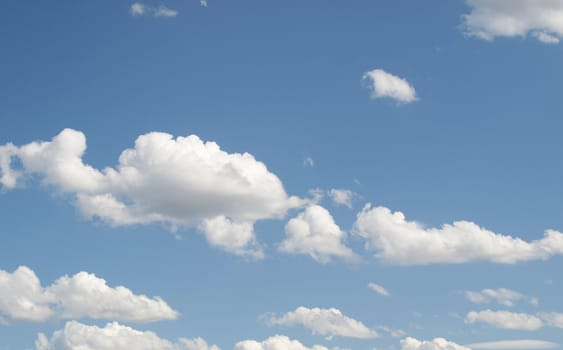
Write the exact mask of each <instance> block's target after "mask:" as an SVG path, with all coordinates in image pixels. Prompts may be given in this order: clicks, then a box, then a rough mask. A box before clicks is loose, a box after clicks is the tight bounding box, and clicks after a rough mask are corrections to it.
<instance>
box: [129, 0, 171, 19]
mask: <svg viewBox="0 0 563 350" xmlns="http://www.w3.org/2000/svg"><path fill="white" fill-rule="evenodd" d="M130 11H131V15H132V16H144V15H151V16H154V17H176V16H177V15H178V11H176V10H173V9H171V8H168V7H166V6H164V5H160V6H158V7H152V6H148V5H145V4H143V3H140V2H135V3H133V5H131V8H130Z"/></svg>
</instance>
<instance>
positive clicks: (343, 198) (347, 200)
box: [328, 188, 355, 209]
mask: <svg viewBox="0 0 563 350" xmlns="http://www.w3.org/2000/svg"><path fill="white" fill-rule="evenodd" d="M328 195H329V197H330V198H331V199H332V202H333V203H334V204H336V205H343V206H345V207H348V208H350V209H351V208H352V199H353V198H354V195H355V193H354V192H352V191H350V190H345V189H337V188H333V189H331V190H330V191H328Z"/></svg>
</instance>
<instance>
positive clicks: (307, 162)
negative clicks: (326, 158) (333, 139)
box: [303, 157, 315, 168]
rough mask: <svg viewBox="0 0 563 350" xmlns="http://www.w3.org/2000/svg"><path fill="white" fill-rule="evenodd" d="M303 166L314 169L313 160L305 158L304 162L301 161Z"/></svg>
mask: <svg viewBox="0 0 563 350" xmlns="http://www.w3.org/2000/svg"><path fill="white" fill-rule="evenodd" d="M303 166H304V167H306V168H314V167H315V160H314V159H313V158H311V157H307V158H305V160H303Z"/></svg>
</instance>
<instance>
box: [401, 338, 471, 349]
mask: <svg viewBox="0 0 563 350" xmlns="http://www.w3.org/2000/svg"><path fill="white" fill-rule="evenodd" d="M401 350H471V348H469V347H465V346H462V345H459V344H456V343H454V342H452V341H449V340H447V339H444V338H434V339H433V340H418V339H415V338H411V337H408V338H405V339H403V340H401Z"/></svg>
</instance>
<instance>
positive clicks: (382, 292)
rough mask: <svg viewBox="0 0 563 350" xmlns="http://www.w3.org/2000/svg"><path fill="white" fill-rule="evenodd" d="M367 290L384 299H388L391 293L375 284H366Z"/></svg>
mask: <svg viewBox="0 0 563 350" xmlns="http://www.w3.org/2000/svg"><path fill="white" fill-rule="evenodd" d="M368 287H369V289H371V290H373V291H374V292H376V293H377V294H380V295H383V296H385V297H390V296H391V293H389V292H388V291H387V289H385V288H383V286H380V285H379V284H376V283H369V284H368Z"/></svg>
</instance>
